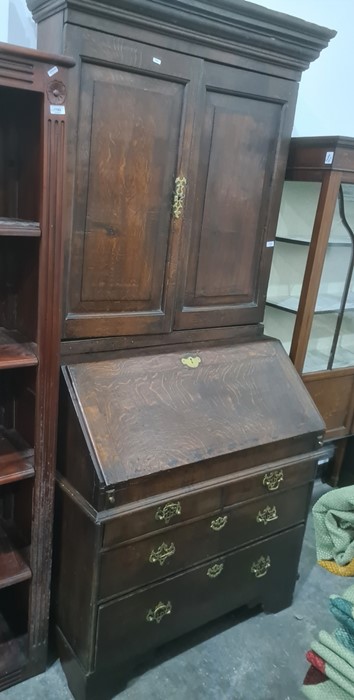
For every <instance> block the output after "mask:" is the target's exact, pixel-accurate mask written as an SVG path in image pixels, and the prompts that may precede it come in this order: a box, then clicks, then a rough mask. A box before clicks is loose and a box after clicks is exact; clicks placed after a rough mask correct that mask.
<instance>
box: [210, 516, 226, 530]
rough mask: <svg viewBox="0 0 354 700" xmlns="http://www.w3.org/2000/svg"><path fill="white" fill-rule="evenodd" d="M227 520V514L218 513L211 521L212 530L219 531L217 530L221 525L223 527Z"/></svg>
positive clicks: (220, 528)
mask: <svg viewBox="0 0 354 700" xmlns="http://www.w3.org/2000/svg"><path fill="white" fill-rule="evenodd" d="M227 521H228V517H227V515H220V516H219V518H215V520H212V521H211V523H210V527H211V529H212V530H214V532H219V530H222V529H223V527H225V525H226V523H227Z"/></svg>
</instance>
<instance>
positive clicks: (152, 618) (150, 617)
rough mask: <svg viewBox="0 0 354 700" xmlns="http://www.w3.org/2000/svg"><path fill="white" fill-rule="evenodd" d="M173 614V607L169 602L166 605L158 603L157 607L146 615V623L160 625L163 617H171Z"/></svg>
mask: <svg viewBox="0 0 354 700" xmlns="http://www.w3.org/2000/svg"><path fill="white" fill-rule="evenodd" d="M171 612H172V605H171V603H170V601H168V602H167V603H166V604H165V603H161V602H160V603H157V605H156V607H155V608H154V609H153V610H151V608H150V610H149V611H148V613H147V615H146V622H156V623H157V624H158V625H159V624H160V622H161V620H162V618H163V617H165V616H166V615H170V614H171Z"/></svg>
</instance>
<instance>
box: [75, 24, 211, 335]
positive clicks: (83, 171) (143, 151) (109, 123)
mask: <svg viewBox="0 0 354 700" xmlns="http://www.w3.org/2000/svg"><path fill="white" fill-rule="evenodd" d="M70 31H72V32H73V33H74V32H75V28H70ZM78 37H80V38H79V39H78V40H79V41H80V46H79V47H78V52H79V54H80V58H79V64H80V66H79V70H80V78H79V79H80V89H79V100H78V103H77V105H76V111H77V112H78V133H77V151H76V168H75V187H74V208H73V227H72V229H73V230H72V239H71V242H70V245H69V250H70V258H69V259H68V260H67V267H68V269H67V273H68V274H67V297H66V315H65V336H66V337H74V338H79V337H95V336H96V337H97V336H110V335H111V336H114V335H131V334H142V333H143V334H145V333H146V334H147V333H162V332H168V331H169V330H170V329H171V325H172V322H173V305H174V299H175V277H176V269H177V261H176V256H177V252H178V251H177V249H178V242H179V237H180V233H181V227H182V221H183V220H182V219H181V218H178V216H177V217H174V216H173V211H172V205H173V199H174V192H175V179H176V177H178V176H179V174H180V173H185V172H187V171H188V167H189V165H188V162H189V158H190V143H191V135H192V128H191V122H192V121H193V116H194V106H195V101H196V93H197V91H198V86H199V84H200V76H201V66H202V61H201V60H199V59H194V58H191V57H189V56H183V55H181V54H173V53H172V52H169V51H165V50H160V49H156V48H153V47H152V46H149V45H145V44H141V43H135V42H132V41H126V40H124V39H121V38H116V37H113V36H109V35H105V34H99V33H98V32H90V31H87V32H86V33H85V32H83V31H82V30H81V31H80V33H79V34H78ZM71 41H73V39H71ZM73 44H74V45H75V37H74V41H73Z"/></svg>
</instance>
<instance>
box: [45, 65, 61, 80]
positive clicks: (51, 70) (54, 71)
mask: <svg viewBox="0 0 354 700" xmlns="http://www.w3.org/2000/svg"><path fill="white" fill-rule="evenodd" d="M58 70H59V68H58V67H57V66H53V68H50V69H49V70H48V71H47V73H48V75H49V77H50V78H51V77H52V75H55V74H56V73H57V72H58Z"/></svg>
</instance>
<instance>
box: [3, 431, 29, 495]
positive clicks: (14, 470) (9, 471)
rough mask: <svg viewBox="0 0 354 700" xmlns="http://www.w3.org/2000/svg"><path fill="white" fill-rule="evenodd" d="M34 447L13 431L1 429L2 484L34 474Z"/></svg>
mask: <svg viewBox="0 0 354 700" xmlns="http://www.w3.org/2000/svg"><path fill="white" fill-rule="evenodd" d="M33 462H34V460H33V449H31V448H29V446H28V445H25V444H23V441H22V440H21V438H20V437H19V436H18V435H16V434H15V435H14V434H13V432H9V431H0V485H1V484H9V483H11V482H13V481H19V480H21V479H28V478H29V477H31V476H33V475H34V468H33Z"/></svg>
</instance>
